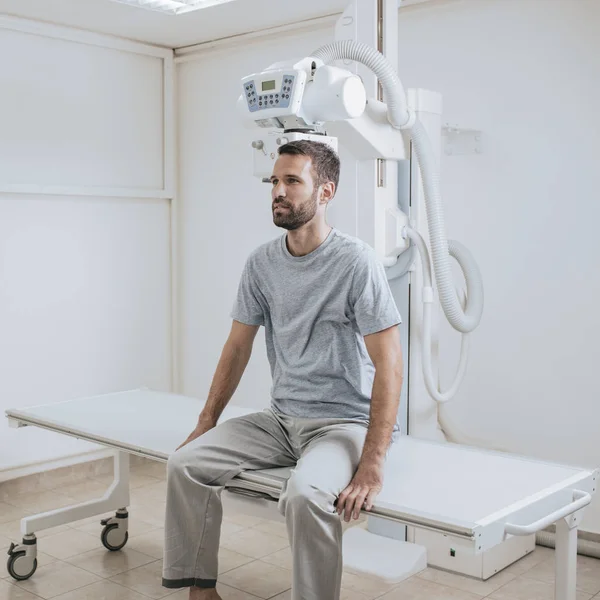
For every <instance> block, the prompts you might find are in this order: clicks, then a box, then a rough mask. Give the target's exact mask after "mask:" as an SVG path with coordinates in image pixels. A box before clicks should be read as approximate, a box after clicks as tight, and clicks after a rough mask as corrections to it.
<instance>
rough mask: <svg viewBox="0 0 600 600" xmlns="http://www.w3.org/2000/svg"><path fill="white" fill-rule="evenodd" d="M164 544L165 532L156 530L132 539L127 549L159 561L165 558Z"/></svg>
mask: <svg viewBox="0 0 600 600" xmlns="http://www.w3.org/2000/svg"><path fill="white" fill-rule="evenodd" d="M164 543H165V534H164V532H163V530H162V529H156V530H155V531H150V532H149V533H144V534H142V535H136V536H134V537H130V538H129V541H128V542H127V546H126V547H127V548H131V549H133V550H137V551H138V552H141V553H142V554H147V555H148V556H152V557H154V558H157V559H158V558H162V557H163V547H164Z"/></svg>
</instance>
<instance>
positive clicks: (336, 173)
mask: <svg viewBox="0 0 600 600" xmlns="http://www.w3.org/2000/svg"><path fill="white" fill-rule="evenodd" d="M282 154H292V155H298V154H300V155H302V156H309V157H310V159H311V160H312V166H313V170H314V174H313V179H314V184H315V187H318V186H320V185H323V184H324V183H327V182H329V181H333V183H334V184H335V189H336V191H337V187H338V182H339V180H340V158H339V156H338V155H337V153H336V152H335V151H334V150H333V148H331V146H328V145H327V144H324V143H323V142H311V141H309V140H297V141H295V142H288V143H287V144H284V145H283V146H281V147H280V148H279V155H280V156H281V155H282Z"/></svg>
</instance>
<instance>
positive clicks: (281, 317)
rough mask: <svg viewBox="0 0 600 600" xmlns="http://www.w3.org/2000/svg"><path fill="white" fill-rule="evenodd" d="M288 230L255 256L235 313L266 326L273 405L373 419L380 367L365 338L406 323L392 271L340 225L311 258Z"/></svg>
mask: <svg viewBox="0 0 600 600" xmlns="http://www.w3.org/2000/svg"><path fill="white" fill-rule="evenodd" d="M286 238H287V233H286V234H284V235H282V236H280V237H279V238H276V239H274V240H271V241H270V242H267V243H266V244H263V245H262V246H259V247H258V248H256V250H254V251H253V252H252V253H251V254H250V256H249V257H248V259H247V261H246V264H245V267H244V270H243V272H242V276H241V279H240V283H239V288H238V293H237V298H236V300H235V302H234V305H233V309H232V311H231V317H232V318H233V319H234V320H236V321H240V322H241V323H245V324H247V325H264V327H265V341H266V348H267V356H268V359H269V363H270V365H271V375H272V378H273V385H272V388H271V407H272V409H273V410H275V411H277V412H280V413H283V414H285V415H289V416H292V417H305V418H342V419H344V418H349V419H359V420H365V421H367V422H368V420H369V408H370V400H371V393H372V389H373V380H374V376H375V367H374V366H373V362H372V361H371V359H370V357H369V354H368V352H367V348H366V346H365V341H364V339H363V336H365V335H368V334H370V333H375V332H377V331H381V330H383V329H387V328H388V327H392V326H393V325H398V324H399V323H401V317H400V314H399V312H398V309H397V307H396V304H395V302H394V298H393V296H392V292H391V290H390V287H389V283H388V281H387V278H386V275H385V270H384V267H383V265H382V264H381V262H380V261H379V260H378V259H377V257H376V255H375V252H374V250H373V249H372V248H371V247H370V246H369V245H368V244H366V243H364V242H363V241H362V240H359V239H358V238H354V237H352V236H349V235H347V234H344V233H342V232H340V231H339V230H337V229H336V228H333V229H332V230H331V232H330V233H329V235H328V237H327V238H326V239H325V241H324V242H323V243H322V244H321V245H320V246H319V247H318V248H316V249H315V250H314V251H313V252H311V253H309V254H307V255H306V256H298V257H296V256H293V255H292V254H290V252H289V250H288V247H287V241H286Z"/></svg>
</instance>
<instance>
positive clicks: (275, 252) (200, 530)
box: [162, 141, 403, 600]
mask: <svg viewBox="0 0 600 600" xmlns="http://www.w3.org/2000/svg"><path fill="white" fill-rule="evenodd" d="M339 171H340V162H339V158H338V156H337V154H336V153H335V152H334V151H333V150H332V149H331V148H330V147H328V146H326V145H325V144H321V143H315V142H309V141H297V142H291V143H288V144H286V145H284V146H282V147H281V148H280V149H279V157H278V158H277V161H276V163H275V165H274V168H273V175H272V177H271V182H272V191H271V197H272V210H273V222H274V223H275V225H277V226H278V227H281V228H283V229H286V230H287V233H285V234H283V235H282V236H280V237H279V238H277V239H275V240H272V241H270V242H267V243H266V244H263V245H262V246H260V247H258V248H257V249H255V250H254V251H253V252H252V253H251V254H250V256H249V257H248V259H247V261H246V264H245V267H244V270H243V273H242V276H241V281H240V283H239V288H238V293H237V298H236V301H235V303H234V307H233V311H232V313H231V316H232V318H233V319H234V320H233V324H232V328H231V332H230V334H229V338H228V339H227V342H226V343H225V346H224V348H223V352H222V354H221V358H220V361H219V364H218V366H217V369H216V372H215V375H214V379H213V382H212V386H211V389H210V393H209V397H208V400H207V402H206V405H205V407H204V409H203V410H202V413H201V414H200V417H199V419H198V424H197V425H196V428H195V429H194V430H193V431H192V433H191V434H190V435H189V437H188V438H187V440H185V442H184V443H183V444H182V445H181V446H180V447H179V448H178V449H177V451H176V452H175V453H174V454H173V455H171V457H170V459H169V461H168V465H167V509H166V523H165V550H164V565H163V582H162V583H163V586H165V587H167V588H180V587H190V599H192V600H197V599H204V598H209V599H218V598H219V595H218V594H217V592H216V583H217V572H218V567H217V554H218V549H219V537H220V528H221V519H222V506H221V498H220V496H221V491H222V489H223V486H224V485H225V483H226V482H228V481H229V480H231V479H232V478H233V477H235V476H236V475H238V474H239V473H240V472H241V471H247V470H255V469H268V468H275V467H289V466H295V469H294V471H293V472H292V475H291V477H290V479H289V481H288V482H287V485H286V487H285V489H284V491H283V493H282V495H281V497H280V499H279V509H280V511H281V513H282V514H283V515H284V516H285V520H286V523H287V530H288V536H289V539H290V546H291V551H292V557H293V576H292V598H293V600H337V599H338V598H339V597H340V582H341V578H342V553H341V550H342V548H341V544H342V524H341V519H340V515H342V514H343V517H344V518H345V520H346V521H349V520H350V519H351V518H352V517H354V518H355V519H357V518H358V517H359V514H360V510H361V509H362V508H363V507H364V508H365V509H366V510H367V511H368V510H370V509H371V507H372V506H373V502H374V500H375V498H376V496H377V494H378V493H379V492H380V491H381V488H382V485H383V467H384V461H385V458H386V454H387V450H388V447H389V445H390V443H391V441H392V440H393V439H394V438H395V436H396V434H397V433H398V426H397V423H396V421H397V414H398V404H399V401H400V391H401V387H402V372H403V366H402V353H401V348H400V332H399V329H398V324H399V323H400V322H401V320H400V315H399V313H398V310H397V307H396V304H395V302H394V299H393V297H392V293H391V290H390V287H389V284H388V281H387V278H386V275H385V271H384V268H383V266H382V264H381V263H380V262H379V261H378V260H377V258H376V255H375V253H374V251H373V249H372V248H371V247H370V246H368V245H367V244H365V243H364V242H362V241H361V240H359V239H357V238H354V237H351V236H349V235H346V234H344V233H342V232H340V231H338V230H337V229H335V228H332V227H330V226H329V225H327V223H326V219H325V217H326V209H327V205H328V204H329V202H330V201H331V200H332V199H333V197H334V195H335V192H336V189H337V185H338V180H339ZM260 325H263V326H264V327H265V340H266V347H267V353H268V358H269V363H270V366H271V374H272V378H273V387H272V392H271V395H272V401H271V407H270V408H269V409H266V410H264V411H262V412H257V413H255V414H250V415H247V416H244V417H239V418H234V419H231V420H227V421H225V422H223V423H222V424H219V425H217V421H218V419H219V416H220V415H221V413H222V411H223V409H224V408H225V406H226V405H227V403H228V402H229V400H230V398H231V397H232V395H233V393H234V392H235V390H236V388H237V386H238V384H239V381H240V379H241V377H242V374H243V372H244V370H245V368H246V365H247V364H248V360H249V359H250V355H251V352H252V345H253V342H254V338H255V336H256V333H257V331H258V328H259V326H260Z"/></svg>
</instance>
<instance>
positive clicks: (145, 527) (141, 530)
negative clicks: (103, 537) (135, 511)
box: [72, 515, 161, 538]
mask: <svg viewBox="0 0 600 600" xmlns="http://www.w3.org/2000/svg"><path fill="white" fill-rule="evenodd" d="M101 520H102V517H94V518H93V519H90V520H86V522H81V523H79V524H73V526H72V528H73V529H76V530H77V531H83V532H85V533H88V534H90V535H97V536H98V538H100V534H101V533H102V525H100V521H101ZM158 529H161V528H160V527H157V526H156V525H153V524H152V523H146V521H142V520H141V519H140V518H138V517H137V516H133V515H130V516H129V519H128V522H127V531H128V532H129V537H130V538H131V537H136V536H138V535H143V534H145V533H150V532H151V531H156V530H158Z"/></svg>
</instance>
